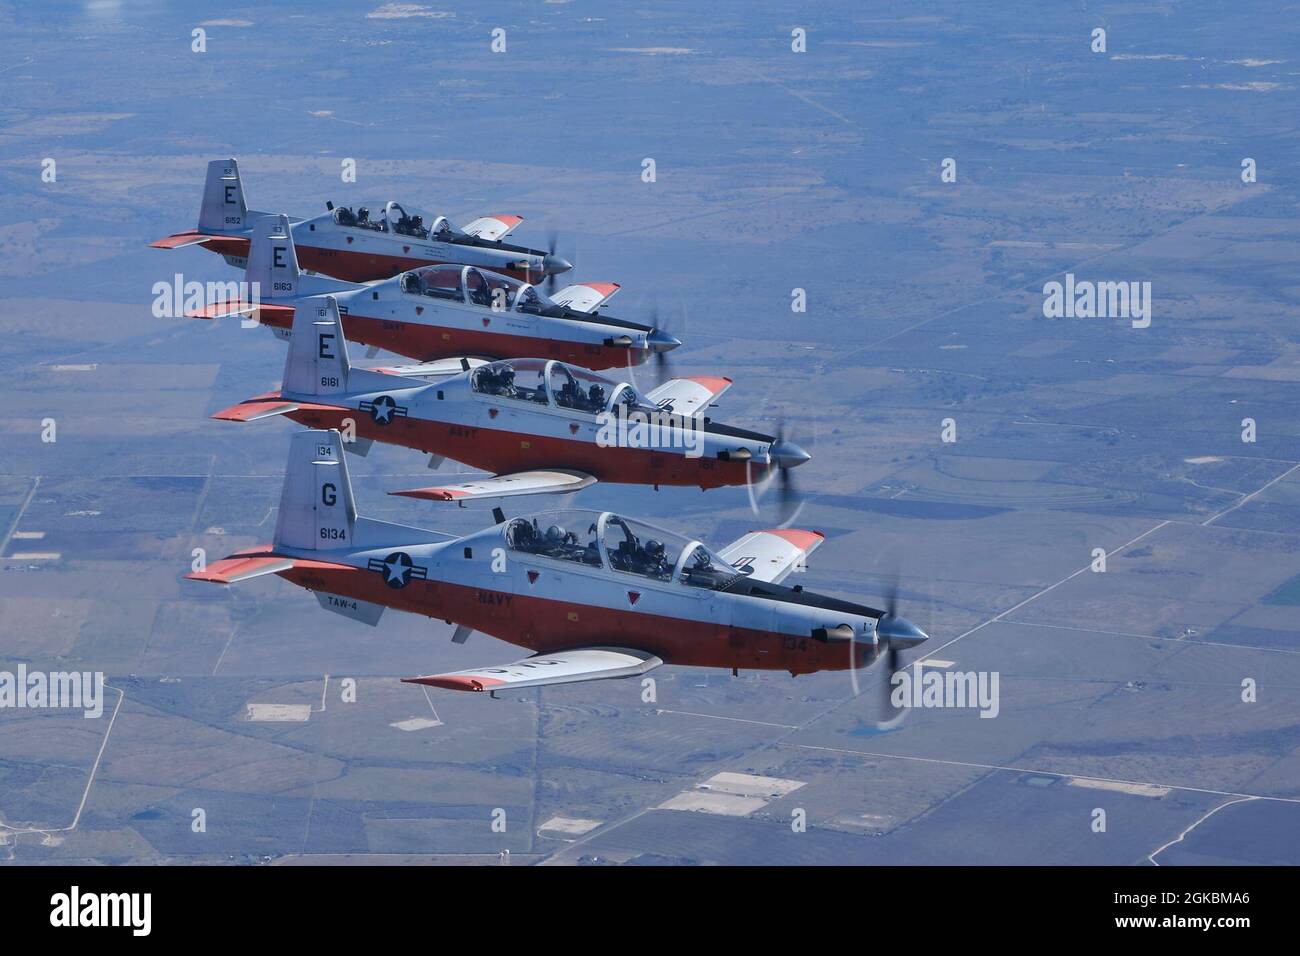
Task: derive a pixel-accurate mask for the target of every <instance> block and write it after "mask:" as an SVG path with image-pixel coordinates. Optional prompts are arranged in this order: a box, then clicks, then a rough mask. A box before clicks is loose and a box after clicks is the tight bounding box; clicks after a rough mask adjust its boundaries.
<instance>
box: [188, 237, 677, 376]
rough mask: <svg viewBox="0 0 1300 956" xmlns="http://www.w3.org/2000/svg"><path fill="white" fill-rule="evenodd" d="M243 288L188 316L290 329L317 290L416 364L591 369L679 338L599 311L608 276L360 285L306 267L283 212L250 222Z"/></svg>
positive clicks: (356, 325)
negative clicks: (520, 361)
mask: <svg viewBox="0 0 1300 956" xmlns="http://www.w3.org/2000/svg"><path fill="white" fill-rule="evenodd" d="M254 284H256V285H254ZM231 285H234V283H231ZM245 285H246V286H247V288H248V289H249V293H248V295H249V296H250V298H249V299H246V300H245V299H240V300H228V301H223V302H216V303H211V304H209V305H208V306H207V307H206V308H204V309H202V310H200V311H197V312H190V313H187V314H189V315H191V316H193V317H195V318H207V319H210V318H221V317H226V316H235V315H239V316H248V315H255V316H256V317H257V318H258V320H259V321H260V322H261V324H263V325H268V326H271V327H272V328H273V329H276V330H277V331H278V332H280V333H282V334H287V333H288V331H289V330H290V329H291V328H292V326H293V313H294V309H295V307H296V306H297V305H298V304H299V303H302V302H304V301H306V302H307V303H308V304H309V305H310V306H311V307H312V308H316V307H319V305H320V304H321V303H320V302H319V300H318V298H317V297H319V296H322V295H332V296H334V297H335V298H336V299H337V300H338V307H339V311H340V312H341V313H342V314H343V316H344V318H343V331H344V333H345V334H346V335H347V337H348V338H349V339H351V340H352V341H354V342H361V343H363V344H365V345H369V346H371V348H372V350H374V351H377V350H378V349H381V348H383V349H387V350H388V351H390V352H396V353H397V354H398V355H405V356H407V357H408V358H413V359H416V360H417V361H421V362H427V361H431V360H434V359H442V358H460V357H462V356H463V357H470V358H487V359H500V358H529V357H545V358H555V359H560V360H562V361H567V362H577V363H579V364H581V365H583V366H586V367H588V368H614V367H619V368H622V367H625V366H629V365H640V364H642V363H644V362H646V361H648V360H649V359H650V357H651V356H654V355H660V354H662V353H666V352H669V351H671V350H672V349H675V348H677V347H678V346H679V345H681V342H679V341H678V340H677V339H676V338H674V337H673V336H671V335H668V334H667V333H666V332H663V331H661V330H660V329H656V328H653V327H651V326H648V325H640V324H638V323H635V322H628V321H626V320H623V319H617V318H614V317H612V316H608V315H602V314H600V311H599V309H600V307H601V306H603V305H604V304H605V303H606V302H608V301H609V299H610V298H611V297H612V296H613V295H614V294H615V293H616V292H618V289H619V287H618V285H617V284H616V283H613V282H582V283H575V284H573V285H569V286H565V287H564V288H563V289H560V290H559V291H558V292H556V293H555V294H554V295H549V296H548V295H546V294H544V293H543V292H541V291H540V290H539V289H538V288H537V287H535V286H533V285H530V284H528V283H526V282H522V281H520V280H518V279H511V278H508V277H506V276H502V275H497V274H496V273H493V272H484V271H482V270H480V269H478V268H477V267H475V266H466V265H440V266H424V267H421V268H419V269H413V270H411V271H410V272H404V273H402V274H401V275H399V276H396V277H394V278H392V279H385V280H382V281H377V282H370V283H365V284H358V283H354V282H345V281H343V280H341V279H333V278H329V277H326V276H320V275H315V274H313V273H309V272H304V271H303V270H302V268H301V267H300V265H299V263H298V257H297V244H296V243H295V241H294V237H293V230H292V229H291V228H290V224H289V217H288V216H283V215H282V216H279V217H273V216H266V217H263V218H262V219H261V220H259V221H258V222H257V223H256V224H255V225H254V228H253V236H252V240H251V243H250V248H249V257H248V265H247V269H246V273H245ZM254 288H256V292H255V293H254V292H253V290H254ZM253 297H255V298H256V299H257V301H252V298H253ZM372 354H373V351H372Z"/></svg>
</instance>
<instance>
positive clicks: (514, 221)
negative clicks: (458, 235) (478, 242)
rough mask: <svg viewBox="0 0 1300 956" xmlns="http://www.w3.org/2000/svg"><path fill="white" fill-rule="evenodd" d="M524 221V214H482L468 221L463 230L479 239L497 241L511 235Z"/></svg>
mask: <svg viewBox="0 0 1300 956" xmlns="http://www.w3.org/2000/svg"><path fill="white" fill-rule="evenodd" d="M523 221H524V217H523V216H480V217H479V218H478V219H475V220H474V221H473V222H468V223H466V224H465V225H464V226H463V227H462V228H461V232H463V233H465V235H467V236H474V237H475V238H477V239H486V240H488V241H489V242H496V241H497V240H498V239H504V238H505V237H506V236H508V235H510V233H511V232H513V231H514V228H515V227H516V226H517V225H519V224H520V223H521V222H523Z"/></svg>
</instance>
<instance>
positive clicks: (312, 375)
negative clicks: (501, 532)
mask: <svg viewBox="0 0 1300 956" xmlns="http://www.w3.org/2000/svg"><path fill="white" fill-rule="evenodd" d="M292 331H293V334H292V335H291V337H290V339H289V349H288V355H287V356H286V359H285V366H284V379H283V383H282V385H281V388H280V390H279V391H277V392H273V393H268V394H265V395H258V396H255V397H253V398H250V399H248V400H246V401H244V402H241V403H240V404H238V405H234V406H232V407H230V408H227V409H224V410H222V411H220V412H217V413H216V414H215V415H213V418H217V419H222V420H225V421H236V422H248V421H257V420H260V419H265V418H270V417H274V416H278V415H283V416H286V417H288V418H291V419H292V420H294V421H296V422H299V423H300V424H303V425H307V426H309V427H312V428H338V429H344V430H347V431H349V432H350V435H351V437H352V438H353V440H352V441H350V442H348V449H349V450H350V451H353V452H357V453H360V454H365V453H366V452H368V451H369V449H370V445H371V444H372V443H373V442H375V441H378V442H381V443H384V444H393V445H402V446H405V447H407V448H413V449H416V450H418V451H423V452H425V453H427V454H429V455H431V461H430V464H431V466H432V467H435V468H436V467H438V466H440V465H441V464H442V463H443V461H444V460H445V459H448V458H451V459H453V460H455V461H458V462H462V463H464V464H467V465H471V466H473V467H474V468H479V469H482V470H484V471H487V472H489V473H490V474H491V477H488V478H484V479H477V480H474V481H468V482H462V483H459V484H450V485H444V486H440V487H433V488H421V489H415V490H411V491H397V492H393V494H399V495H406V496H409V497H414V498H429V499H433V500H442V501H458V502H461V503H463V502H465V501H467V500H471V499H475V498H502V497H512V496H515V495H523V494H545V493H559V494H563V493H572V492H576V491H579V490H581V489H583V488H586V487H588V486H590V485H592V484H594V483H595V482H596V481H607V482H620V483H632V484H647V485H654V486H655V487H656V488H657V487H659V486H660V485H698V486H699V487H700V488H717V487H721V486H724V485H745V484H753V483H755V482H762V481H765V480H766V479H767V478H768V477H769V473H770V472H773V471H784V470H786V469H789V468H794V467H797V466H798V465H801V464H803V463H804V462H806V461H808V460H809V458H810V457H811V456H810V455H809V454H808V453H807V452H805V451H804V450H803V449H801V448H800V447H799V446H798V445H795V444H794V443H793V442H790V441H787V440H783V439H778V438H777V437H774V436H771V435H765V434H763V433H762V432H756V431H750V430H748V429H743V428H736V427H733V426H729V425H724V424H722V423H720V422H717V421H714V420H712V419H710V418H708V417H707V416H705V415H704V412H705V411H706V410H707V409H708V408H709V407H710V405H711V403H712V402H713V401H714V399H716V398H717V397H718V396H720V395H721V394H722V393H723V392H725V391H726V390H727V389H728V388H729V387H730V386H731V380H730V379H728V378H722V377H718V376H698V377H694V378H678V379H672V380H670V381H667V382H665V383H663V384H662V385H660V386H658V387H657V388H655V389H653V390H652V391H650V392H649V393H648V394H642V393H641V392H640V391H638V390H637V388H636V387H635V386H633V385H631V384H629V383H627V382H618V381H615V380H613V379H610V378H606V377H604V376H602V375H599V374H598V373H596V372H593V371H591V370H590V369H585V368H580V367H578V366H573V365H568V364H566V363H564V362H560V361H558V360H556V359H540V358H527V359H507V360H503V361H497V362H484V361H482V360H468V359H457V360H450V361H444V362H441V363H429V364H424V365H414V366H399V367H391V368H381V369H363V368H353V367H352V363H351V360H350V358H349V356H348V348H347V342H346V339H345V338H344V335H343V332H342V324H341V317H340V314H339V309H338V304H337V301H336V300H335V298H334V297H333V296H325V297H323V299H322V300H320V303H319V304H318V305H316V306H315V307H314V308H311V307H307V306H303V307H300V308H299V309H298V310H297V311H296V313H295V315H294V320H293V330H292Z"/></svg>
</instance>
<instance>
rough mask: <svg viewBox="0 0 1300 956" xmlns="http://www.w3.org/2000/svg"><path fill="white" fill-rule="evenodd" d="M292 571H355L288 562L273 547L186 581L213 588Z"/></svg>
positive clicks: (197, 573) (213, 566)
mask: <svg viewBox="0 0 1300 956" xmlns="http://www.w3.org/2000/svg"><path fill="white" fill-rule="evenodd" d="M290 568H309V569H312V570H318V571H320V570H342V571H351V570H352V568H351V567H350V566H349V565H346V564H333V563H331V562H328V561H312V560H304V559H301V558H286V557H284V556H282V555H278V554H274V553H272V552H271V551H270V546H269V545H264V546H262V548H261V549H259V550H256V551H241V552H240V553H238V554H232V555H231V556H230V557H228V558H222V559H221V560H220V561H214V562H213V563H212V564H209V565H208V566H207V567H206V568H204V569H203V570H202V571H191V572H190V573H189V574H187V575H185V577H186V578H187V579H188V580H190V581H208V582H211V583H213V584H238V583H239V582H240V581H247V580H249V579H251V578H260V577H261V576H262V575H264V574H278V573H279V572H281V571H288V570H289V569H290Z"/></svg>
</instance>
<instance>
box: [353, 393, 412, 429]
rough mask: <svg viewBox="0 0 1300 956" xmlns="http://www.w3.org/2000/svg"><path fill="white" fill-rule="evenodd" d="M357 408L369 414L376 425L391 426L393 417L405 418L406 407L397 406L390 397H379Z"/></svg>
mask: <svg viewBox="0 0 1300 956" xmlns="http://www.w3.org/2000/svg"><path fill="white" fill-rule="evenodd" d="M358 407H359V408H360V409H361V410H362V411H363V412H369V413H370V417H371V418H373V419H374V420H375V423H376V424H377V425H391V424H392V421H393V417H394V416H396V417H398V418H405V417H406V406H405V405H398V404H397V403H396V402H395V401H393V396H391V395H380V396H379V397H378V398H376V399H375V400H374V401H373V402H362V403H361V404H360V405H359V406H358Z"/></svg>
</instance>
